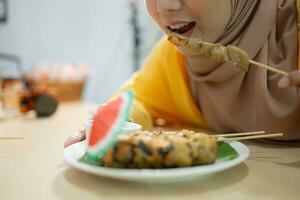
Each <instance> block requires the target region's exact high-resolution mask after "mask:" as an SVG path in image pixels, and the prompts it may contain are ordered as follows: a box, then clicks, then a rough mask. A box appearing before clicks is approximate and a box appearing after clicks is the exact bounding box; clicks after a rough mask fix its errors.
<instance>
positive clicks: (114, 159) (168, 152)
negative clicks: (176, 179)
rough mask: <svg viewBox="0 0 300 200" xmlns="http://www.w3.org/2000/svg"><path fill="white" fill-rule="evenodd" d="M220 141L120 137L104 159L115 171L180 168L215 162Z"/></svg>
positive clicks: (170, 135) (187, 134)
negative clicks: (121, 169)
mask: <svg viewBox="0 0 300 200" xmlns="http://www.w3.org/2000/svg"><path fill="white" fill-rule="evenodd" d="M217 149H218V145H217V141H216V139H215V138H212V137H210V136H209V135H207V134H204V133H195V132H193V131H187V130H182V131H178V132H161V131H158V132H150V131H140V132H136V133H133V134H131V135H121V136H119V138H118V142H117V144H116V146H115V147H114V148H113V149H112V150H110V151H109V152H108V153H106V154H105V155H104V156H103V157H102V160H101V161H102V162H101V164H102V165H103V166H105V167H112V168H137V169H143V168H177V167H189V166H195V165H204V164H210V163H213V162H215V160H216V156H217Z"/></svg>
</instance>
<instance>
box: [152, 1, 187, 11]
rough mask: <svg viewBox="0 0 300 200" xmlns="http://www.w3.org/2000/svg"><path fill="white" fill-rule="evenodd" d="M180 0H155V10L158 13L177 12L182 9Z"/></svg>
mask: <svg viewBox="0 0 300 200" xmlns="http://www.w3.org/2000/svg"><path fill="white" fill-rule="evenodd" d="M181 1H182V0H157V3H156V7H157V8H156V9H157V11H158V12H159V13H166V12H172V11H178V10H180V9H181V7H182V2H181Z"/></svg>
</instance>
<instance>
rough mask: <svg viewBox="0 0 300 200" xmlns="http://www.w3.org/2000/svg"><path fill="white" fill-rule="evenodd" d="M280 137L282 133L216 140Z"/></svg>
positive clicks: (219, 139)
mask: <svg viewBox="0 0 300 200" xmlns="http://www.w3.org/2000/svg"><path fill="white" fill-rule="evenodd" d="M281 136H283V133H274V134H264V135H253V136H246V137H232V138H218V141H226V142H227V141H239V140H250V139H260V138H271V137H281Z"/></svg>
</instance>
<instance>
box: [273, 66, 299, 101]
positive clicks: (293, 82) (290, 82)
mask: <svg viewBox="0 0 300 200" xmlns="http://www.w3.org/2000/svg"><path fill="white" fill-rule="evenodd" d="M278 86H279V87H280V88H287V87H293V86H295V87H297V93H298V96H299V97H300V70H295V71H292V72H291V73H289V75H288V76H285V77H283V78H281V79H280V80H279V82H278Z"/></svg>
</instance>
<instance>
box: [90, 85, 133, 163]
mask: <svg viewBox="0 0 300 200" xmlns="http://www.w3.org/2000/svg"><path fill="white" fill-rule="evenodd" d="M132 101H133V93H132V91H128V92H126V93H124V94H123V95H121V96H119V97H117V98H115V99H113V100H111V101H109V102H108V103H107V104H104V105H102V106H101V107H100V108H99V109H98V111H97V113H96V115H95V117H94V122H93V125H92V128H91V132H90V135H88V138H87V140H88V147H87V152H86V154H87V156H88V157H89V158H91V159H93V160H99V159H100V158H101V157H102V156H103V155H104V154H105V153H106V152H107V151H109V150H110V149H111V148H112V147H113V146H114V145H115V143H116V142H117V137H118V135H120V134H122V128H123V126H124V125H125V122H126V121H127V120H128V116H129V111H130V108H131V105H132Z"/></svg>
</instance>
